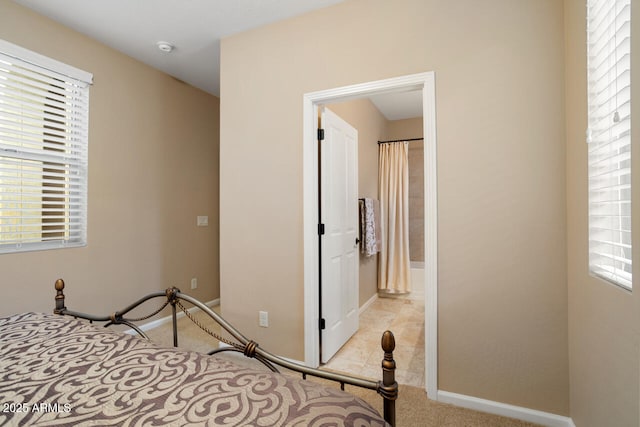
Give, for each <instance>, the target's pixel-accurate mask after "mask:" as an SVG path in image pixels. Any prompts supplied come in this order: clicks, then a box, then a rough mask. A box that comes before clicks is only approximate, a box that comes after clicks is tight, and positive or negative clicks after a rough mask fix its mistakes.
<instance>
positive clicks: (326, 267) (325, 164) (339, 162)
mask: <svg viewBox="0 0 640 427" xmlns="http://www.w3.org/2000/svg"><path fill="white" fill-rule="evenodd" d="M321 127H322V128H323V129H324V140H322V141H321V143H320V222H321V224H324V234H321V236H320V245H321V247H320V256H321V263H322V265H321V267H320V269H321V275H322V276H321V278H320V290H321V299H320V301H321V307H320V309H321V311H320V313H321V314H320V315H321V317H322V318H323V319H324V326H325V328H324V329H323V330H321V331H320V334H321V357H320V358H321V362H322V363H326V362H328V361H329V359H330V358H331V357H332V356H333V355H334V354H335V353H336V352H337V351H338V350H339V349H340V347H342V345H343V344H344V343H345V342H347V340H348V339H349V338H350V337H351V336H352V335H353V334H355V333H356V331H357V330H358V314H359V313H358V309H359V306H358V269H359V255H358V248H359V246H358V241H357V239H358V131H357V130H356V129H354V128H353V127H352V126H351V125H349V124H348V123H347V122H345V121H344V120H342V119H341V118H340V117H338V116H337V115H335V114H334V113H333V112H331V111H329V110H328V109H326V108H325V109H324V110H323V112H322V117H321Z"/></svg>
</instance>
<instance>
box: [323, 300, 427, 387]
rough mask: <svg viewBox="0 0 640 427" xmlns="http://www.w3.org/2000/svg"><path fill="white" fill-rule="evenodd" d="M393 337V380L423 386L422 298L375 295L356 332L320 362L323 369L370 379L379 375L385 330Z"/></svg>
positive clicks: (362, 315) (361, 317)
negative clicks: (394, 342)
mask: <svg viewBox="0 0 640 427" xmlns="http://www.w3.org/2000/svg"><path fill="white" fill-rule="evenodd" d="M387 329H388V330H390V331H391V332H393V334H394V337H395V340H396V350H395V351H394V353H393V355H394V359H395V361H396V381H398V383H399V384H406V385H411V386H415V387H424V385H425V383H424V372H425V371H424V370H425V355H424V300H423V299H419V300H412V299H406V298H378V299H376V300H375V301H374V302H373V304H371V305H370V306H369V307H368V308H367V309H366V310H365V311H364V312H363V313H362V314H361V315H360V328H359V330H358V332H356V334H355V335H354V336H353V337H351V339H350V340H349V341H347V343H346V344H345V345H344V346H343V347H342V348H341V349H340V350H339V351H338V353H336V355H335V356H334V357H333V358H331V360H330V361H329V362H328V363H327V364H325V365H323V369H330V370H334V371H341V372H346V373H350V374H354V375H361V376H366V377H371V378H378V377H380V375H381V368H380V363H381V361H382V357H383V352H382V348H381V347H380V338H381V337H382V333H383V332H384V331H385V330H387Z"/></svg>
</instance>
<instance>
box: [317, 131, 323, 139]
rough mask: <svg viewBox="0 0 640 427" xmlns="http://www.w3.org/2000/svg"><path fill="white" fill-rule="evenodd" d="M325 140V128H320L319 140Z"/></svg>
mask: <svg viewBox="0 0 640 427" xmlns="http://www.w3.org/2000/svg"><path fill="white" fill-rule="evenodd" d="M322 140H324V129H318V141H322Z"/></svg>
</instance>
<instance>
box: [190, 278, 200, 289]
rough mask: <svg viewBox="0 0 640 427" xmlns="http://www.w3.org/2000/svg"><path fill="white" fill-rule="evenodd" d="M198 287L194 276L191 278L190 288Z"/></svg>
mask: <svg viewBox="0 0 640 427" xmlns="http://www.w3.org/2000/svg"><path fill="white" fill-rule="evenodd" d="M197 287H198V278H197V277H194V278H193V279H191V289H196V288H197Z"/></svg>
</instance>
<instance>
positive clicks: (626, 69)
mask: <svg viewBox="0 0 640 427" xmlns="http://www.w3.org/2000/svg"><path fill="white" fill-rule="evenodd" d="M586 5H587V91H588V112H587V114H588V117H587V120H588V126H589V128H588V129H587V143H588V193H589V194H588V216H589V272H590V274H592V275H594V276H596V277H599V278H601V279H603V280H605V281H607V282H610V283H612V284H614V285H617V286H619V287H621V288H623V289H626V290H628V291H632V289H633V277H632V228H631V221H632V215H631V213H632V204H631V173H632V171H631V149H632V144H631V113H630V111H631V58H630V57H631V37H630V36H631V30H630V28H631V1H630V0H615V1H614V2H613V3H612V2H611V1H610V0H587V1H586Z"/></svg>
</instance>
